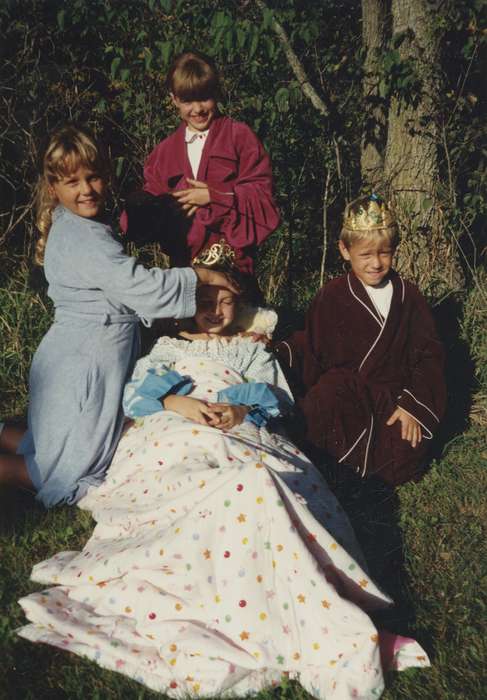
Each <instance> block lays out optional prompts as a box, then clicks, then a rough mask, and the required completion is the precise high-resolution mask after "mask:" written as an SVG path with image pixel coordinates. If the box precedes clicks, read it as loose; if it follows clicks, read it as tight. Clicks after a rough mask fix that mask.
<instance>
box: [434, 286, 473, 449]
mask: <svg viewBox="0 0 487 700" xmlns="http://www.w3.org/2000/svg"><path fill="white" fill-rule="evenodd" d="M433 316H434V319H435V322H436V327H437V329H438V334H439V336H440V338H441V341H442V342H443V345H444V349H445V378H446V385H447V392H448V398H447V407H446V413H445V416H444V418H443V420H442V422H441V425H440V427H439V430H438V432H437V434H436V435H435V438H434V440H433V443H432V446H431V452H430V456H431V458H432V459H433V458H439V457H440V456H441V454H442V453H443V450H444V448H445V445H446V444H447V443H448V442H450V440H452V439H453V438H454V437H455V436H456V435H460V434H461V433H463V432H464V431H465V430H466V428H467V427H468V417H469V412H470V407H471V402H472V392H473V390H474V387H475V364H474V362H473V360H472V358H471V356H470V352H469V348H468V344H467V343H466V341H465V340H462V338H461V328H460V319H461V316H462V304H461V302H460V301H459V300H458V299H454V298H453V297H448V298H447V299H445V300H444V301H443V302H441V303H440V304H439V305H438V306H436V307H435V308H434V309H433Z"/></svg>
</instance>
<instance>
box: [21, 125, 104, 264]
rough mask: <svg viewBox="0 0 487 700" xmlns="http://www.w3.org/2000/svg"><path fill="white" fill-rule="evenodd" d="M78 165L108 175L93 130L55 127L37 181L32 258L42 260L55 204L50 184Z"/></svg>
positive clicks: (42, 261) (77, 127)
mask: <svg viewBox="0 0 487 700" xmlns="http://www.w3.org/2000/svg"><path fill="white" fill-rule="evenodd" d="M79 167H85V168H89V169H91V170H94V171H95V172H97V173H99V175H100V176H101V177H102V178H104V179H108V177H109V161H108V157H107V155H106V153H105V151H104V149H103V148H102V147H101V145H100V144H99V143H97V141H96V140H95V137H94V136H93V134H92V133H91V132H90V131H89V130H88V129H85V128H84V127H79V126H74V125H69V126H65V127H63V128H62V129H59V130H58V131H56V132H55V133H54V134H53V135H52V136H51V138H50V140H49V145H48V146H47V149H46V151H45V153H44V158H43V161H42V175H41V176H40V178H39V181H38V183H37V192H36V225H37V228H38V229H39V234H40V235H39V239H38V241H37V243H36V247H35V261H36V263H37V264H38V265H42V264H43V263H44V251H45V248H46V243H47V237H48V235H49V230H50V228H51V225H52V212H53V211H54V209H55V208H56V206H57V204H58V200H57V197H56V195H55V193H54V190H53V187H52V186H53V185H54V183H56V182H59V180H61V179H62V178H65V177H68V176H69V175H71V173H73V172H75V171H76V170H77V169H78V168H79Z"/></svg>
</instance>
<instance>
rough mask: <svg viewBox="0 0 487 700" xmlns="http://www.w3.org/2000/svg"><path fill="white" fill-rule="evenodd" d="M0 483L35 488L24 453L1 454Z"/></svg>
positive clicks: (32, 489)
mask: <svg viewBox="0 0 487 700" xmlns="http://www.w3.org/2000/svg"><path fill="white" fill-rule="evenodd" d="M0 484H5V485H7V486H15V487H17V488H21V489H27V490H28V491H34V490H35V489H34V485H33V483H32V481H31V480H30V476H29V473H28V471H27V466H26V464H25V459H24V458H23V457H22V455H0Z"/></svg>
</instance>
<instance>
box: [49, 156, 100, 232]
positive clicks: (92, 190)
mask: <svg viewBox="0 0 487 700" xmlns="http://www.w3.org/2000/svg"><path fill="white" fill-rule="evenodd" d="M50 191H51V194H52V195H53V196H54V197H55V198H56V199H57V200H58V202H59V203H60V204H62V205H63V206H65V207H66V209H69V210H70V211H72V212H73V214H77V215H78V216H83V217H85V218H87V219H92V218H94V217H96V216H98V215H99V214H101V213H102V211H103V207H104V204H105V193H106V184H105V180H104V179H103V178H102V176H101V175H99V173H97V172H96V171H94V170H91V168H86V167H85V166H84V165H80V166H79V167H78V168H77V169H76V170H73V172H72V173H70V174H69V175H66V176H64V177H61V178H60V179H59V180H57V181H56V182H54V183H53V184H52V185H50Z"/></svg>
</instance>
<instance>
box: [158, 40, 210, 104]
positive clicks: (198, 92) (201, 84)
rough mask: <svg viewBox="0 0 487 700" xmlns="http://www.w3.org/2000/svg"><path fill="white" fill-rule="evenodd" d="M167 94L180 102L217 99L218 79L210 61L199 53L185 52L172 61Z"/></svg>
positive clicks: (167, 82) (168, 75)
mask: <svg viewBox="0 0 487 700" xmlns="http://www.w3.org/2000/svg"><path fill="white" fill-rule="evenodd" d="M166 84H167V87H168V90H169V92H172V94H173V95H175V96H176V97H178V98H179V99H180V100H185V101H192V100H205V99H211V98H213V99H218V97H219V96H220V79H219V76H218V71H217V69H216V66H215V64H214V62H213V61H212V59H211V58H210V57H209V56H206V55H205V54H204V53H201V52H199V51H185V52H184V53H181V54H179V55H178V56H176V58H175V59H174V61H173V63H172V65H171V67H170V68H169V72H168V74H167V79H166Z"/></svg>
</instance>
